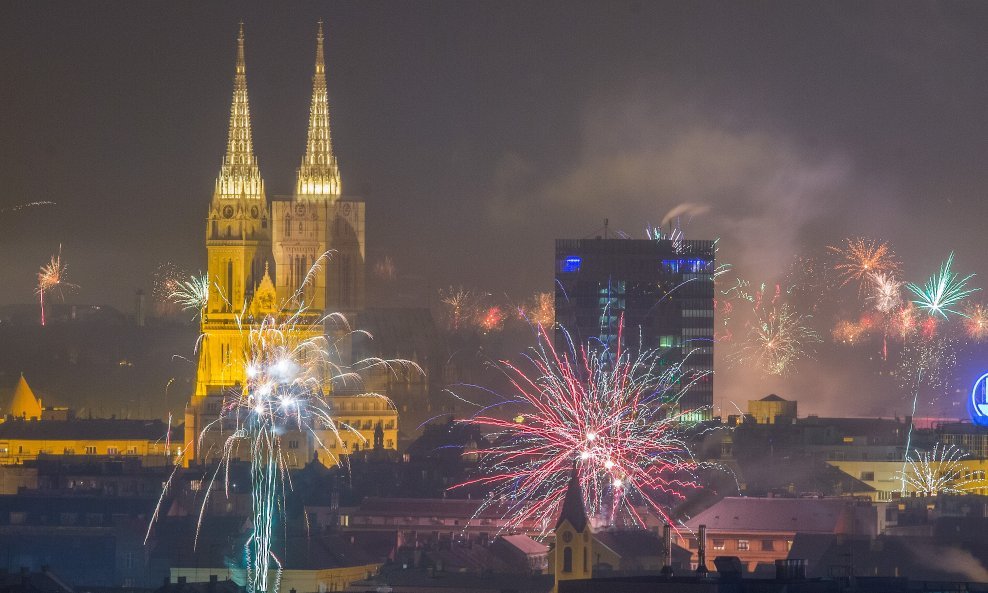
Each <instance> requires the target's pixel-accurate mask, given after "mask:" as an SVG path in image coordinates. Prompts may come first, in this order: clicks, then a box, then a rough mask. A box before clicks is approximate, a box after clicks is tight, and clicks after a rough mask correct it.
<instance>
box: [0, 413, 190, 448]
mask: <svg viewBox="0 0 988 593" xmlns="http://www.w3.org/2000/svg"><path fill="white" fill-rule="evenodd" d="M167 432H168V425H167V424H166V423H165V422H162V421H161V420H117V419H109V418H94V419H76V420H38V421H36V422H29V421H25V420H13V421H7V422H4V423H2V424H0V439H24V440H49V441H58V440H77V441H87V440H88V441H96V440H109V439H118V440H126V441H134V440H138V441H140V440H148V441H158V440H160V441H162V442H164V441H165V436H166V433H167ZM172 438H173V439H181V438H182V433H181V427H176V426H173V427H172ZM179 442H181V441H180V440H179Z"/></svg>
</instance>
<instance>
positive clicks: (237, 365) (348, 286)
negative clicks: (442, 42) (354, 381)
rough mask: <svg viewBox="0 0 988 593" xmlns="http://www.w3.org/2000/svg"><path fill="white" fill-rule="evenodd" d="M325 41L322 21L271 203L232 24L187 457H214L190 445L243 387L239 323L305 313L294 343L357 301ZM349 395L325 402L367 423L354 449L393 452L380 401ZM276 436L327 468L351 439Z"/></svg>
mask: <svg viewBox="0 0 988 593" xmlns="http://www.w3.org/2000/svg"><path fill="white" fill-rule="evenodd" d="M323 45H324V39H323V30H322V22H320V23H319V30H318V34H317V38H316V60H315V72H314V73H313V76H312V102H311V105H310V111H309V126H308V133H307V139H306V145H305V152H304V155H303V157H302V162H301V166H300V167H299V168H298V170H297V172H296V182H295V189H294V192H293V194H292V195H290V196H283V197H274V198H273V199H270V200H269V198H268V196H267V194H266V193H265V187H264V179H263V177H262V176H261V171H260V166H259V164H258V161H257V156H256V155H255V153H254V145H253V137H252V130H251V117H250V104H249V101H248V94H247V74H246V60H245V55H244V31H243V24H241V26H240V32H239V35H238V37H237V59H236V70H235V74H234V83H233V103H232V106H231V108H230V127H229V135H228V140H227V144H226V155H225V156H224V157H223V162H222V165H221V167H220V172H219V175H218V176H217V178H216V184H215V187H214V190H213V196H212V200H211V202H210V205H209V211H208V216H207V222H206V250H207V254H208V264H207V270H208V274H209V280H210V285H211V290H210V293H209V299H208V302H207V303H206V306H205V308H204V310H203V311H202V321H201V329H202V338H201V341H200V344H199V361H198V368H197V373H196V386H195V392H194V393H193V395H192V397H191V399H190V402H189V405H188V406H187V409H186V414H185V445H186V447H187V451H186V457H187V458H188V459H190V460H194V461H205V460H207V459H208V458H210V457H213V456H214V455H215V453H216V451H215V450H214V449H216V447H215V444H213V445H209V444H207V443H200V442H199V435H200V433H201V432H202V430H203V428H204V427H206V426H207V425H209V423H211V422H213V421H214V420H216V418H217V417H218V415H219V410H220V406H221V405H222V400H223V395H224V394H226V393H229V392H230V391H231V390H235V389H237V388H239V387H240V386H242V385H244V384H245V382H246V376H245V374H246V364H245V360H244V358H245V356H246V353H247V352H248V345H247V344H245V340H246V336H245V332H244V331H243V328H242V323H241V322H242V321H244V320H248V322H249V320H250V319H259V318H261V317H263V316H265V315H276V316H277V315H279V314H284V313H286V312H287V311H289V310H290V311H298V310H299V309H300V308H304V310H305V315H306V316H308V317H310V318H311V320H312V321H313V322H314V323H313V324H312V327H311V328H310V329H299V330H296V331H297V332H298V333H299V335H297V336H293V339H295V340H298V341H302V340H305V339H307V338H310V337H312V336H313V335H317V334H319V333H321V332H322V331H324V330H323V328H322V326H321V325H319V324H317V323H315V322H317V321H318V320H319V319H321V318H322V316H323V315H324V312H326V311H332V312H340V313H343V314H344V315H348V316H349V315H352V314H354V313H357V312H359V311H360V310H361V309H362V308H363V305H364V259H365V248H364V203H363V202H361V201H357V200H348V199H344V198H343V192H342V183H341V179H340V170H339V166H338V164H337V159H336V155H335V154H334V153H333V143H332V135H331V130H330V117H329V98H328V89H327V84H326V66H325V57H324V51H323ZM327 253H328V254H329V255H328V256H325V259H320V258H323V257H324V256H323V254H327ZM315 264H320V265H315ZM213 288H215V289H213ZM304 326H305V324H300V327H304ZM348 399H353V396H343V395H340V396H336V395H335V394H334V395H333V396H332V399H331V401H332V403H333V407H334V408H336V409H337V410H343V411H347V410H348V409H353V410H354V412H353V413H352V414H350V415H351V416H353V418H349V417H348V419H349V420H350V421H351V426H352V425H353V424H356V425H357V426H358V427H361V428H363V427H365V426H366V427H367V430H366V433H367V434H366V435H363V436H364V437H365V438H366V441H364V442H365V443H370V442H377V443H378V444H380V445H383V446H388V448H394V443H396V442H397V415H396V413H395V412H394V411H393V410H391V409H389V408H387V407H386V406H385V405H384V404H383V403H381V402H379V401H376V402H374V404H373V405H374V406H375V407H376V408H380V409H374V410H371V409H364V408H367V407H369V405H370V402H361V403H359V404H358V403H356V402H350V401H347V400H348ZM348 413H349V412H348ZM354 414H356V416H354ZM361 414H363V415H361ZM363 416H367V418H364V417H363ZM382 431H383V434H382ZM363 432H364V431H363V430H362V431H361V433H362V434H363ZM285 440H286V442H287V443H289V445H288V447H287V448H288V450H289V455H291V456H293V457H294V459H293V460H291V461H294V462H295V463H296V464H297V465H302V464H304V463H305V462H307V461H308V460H309V459H311V458H312V457H313V456H314V455H315V456H318V457H320V459H321V460H324V461H326V462H332V463H335V456H336V455H338V454H339V453H347V452H349V451H351V450H352V446H351V444H350V443H346V442H336V441H334V440H333V439H329V442H328V443H326V445H327V447H328V448H330V449H337V451H335V452H334V454H331V455H327V456H326V458H325V459H323V456H322V455H321V454H320V451H319V450H318V449H321V448H317V447H315V446H314V445H313V443H311V442H309V441H310V440H311V439H310V438H307V436H306V435H301V434H300V435H297V437H294V436H292V435H285ZM353 445H357V446H358V447H359V444H358V443H354V444H353ZM207 449H209V450H207ZM293 449H294V450H295V451H294V452H293V451H292V450H293ZM211 451H212V452H211Z"/></svg>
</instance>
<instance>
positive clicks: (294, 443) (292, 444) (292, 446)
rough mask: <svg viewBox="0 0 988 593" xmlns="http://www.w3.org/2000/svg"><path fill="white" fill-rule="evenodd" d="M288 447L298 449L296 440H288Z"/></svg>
mask: <svg viewBox="0 0 988 593" xmlns="http://www.w3.org/2000/svg"><path fill="white" fill-rule="evenodd" d="M288 448H289V449H298V441H288Z"/></svg>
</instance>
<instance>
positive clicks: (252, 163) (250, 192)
mask: <svg viewBox="0 0 988 593" xmlns="http://www.w3.org/2000/svg"><path fill="white" fill-rule="evenodd" d="M215 197H217V198H240V197H246V198H255V199H263V198H264V180H263V179H261V171H260V169H259V168H258V166H257V156H255V155H254V140H253V134H252V133H251V126H250V103H249V102H248V100H247V62H246V60H245V59H244V23H243V21H240V33H239V34H238V35H237V67H236V72H235V74H234V75H233V105H232V106H231V107H230V133H229V137H228V139H227V143H226V156H224V157H223V165H222V166H221V167H220V174H219V175H218V176H217V178H216V190H215Z"/></svg>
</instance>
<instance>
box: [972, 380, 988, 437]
mask: <svg viewBox="0 0 988 593" xmlns="http://www.w3.org/2000/svg"><path fill="white" fill-rule="evenodd" d="M967 412H968V414H970V416H971V422H973V423H975V424H977V425H978V426H988V373H985V374H983V375H981V376H980V377H978V380H977V381H975V383H974V387H973V388H972V389H971V399H969V400H968V402H967Z"/></svg>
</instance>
